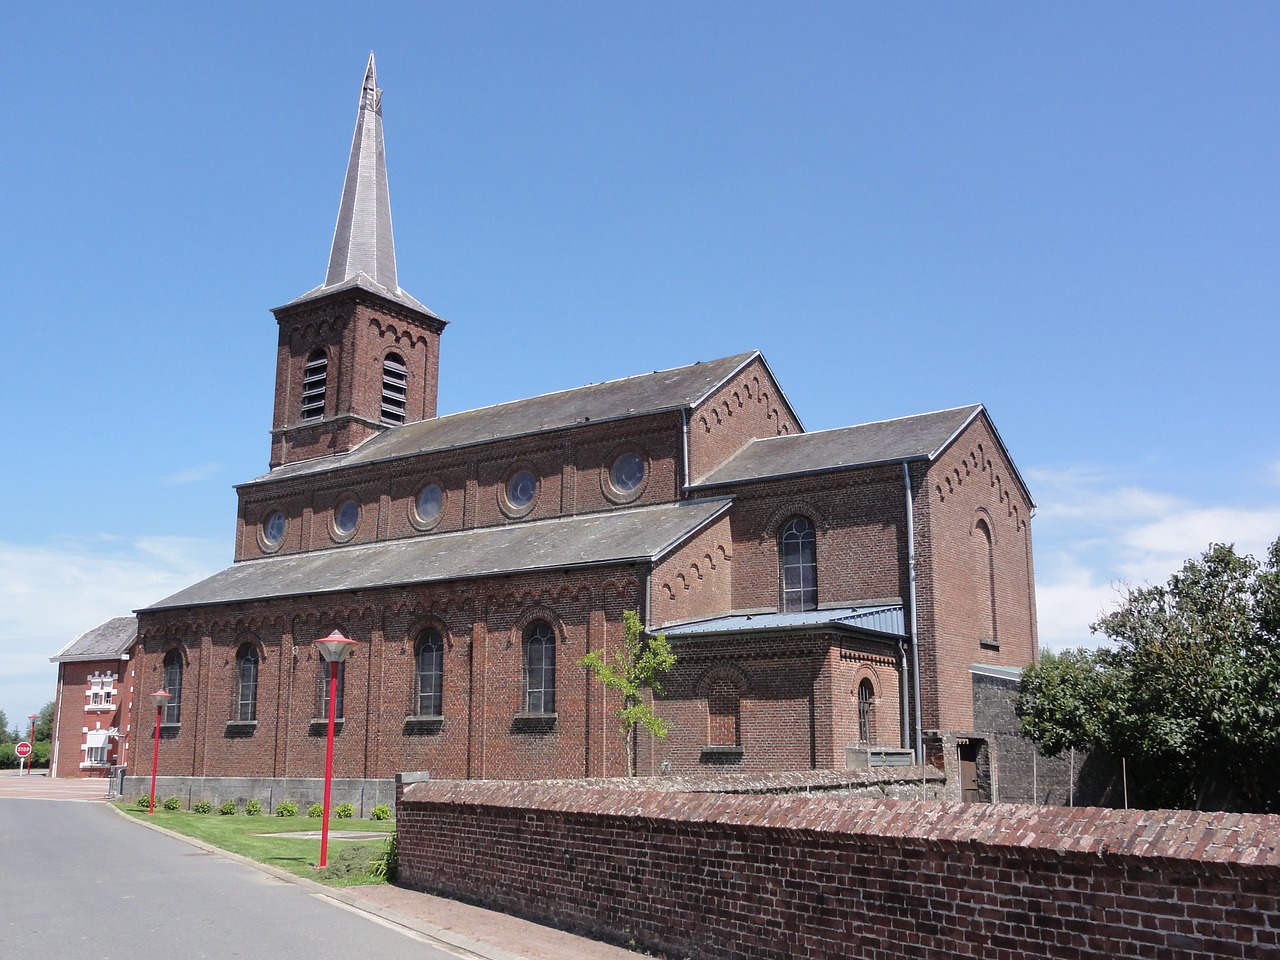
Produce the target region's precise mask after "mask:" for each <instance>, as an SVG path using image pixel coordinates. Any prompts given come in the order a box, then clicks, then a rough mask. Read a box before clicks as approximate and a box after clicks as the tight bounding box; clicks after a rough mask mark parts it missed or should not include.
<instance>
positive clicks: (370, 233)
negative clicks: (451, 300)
mask: <svg viewBox="0 0 1280 960" xmlns="http://www.w3.org/2000/svg"><path fill="white" fill-rule="evenodd" d="M352 287H359V288H360V289H362V290H370V291H372V292H374V293H377V294H379V295H381V296H384V297H387V298H389V299H391V300H395V301H396V302H398V303H402V304H404V305H405V306H408V307H412V308H413V309H414V310H418V311H421V312H423V313H426V314H428V315H429V316H432V317H435V316H436V315H435V314H434V313H432V312H431V311H430V310H428V309H427V308H426V307H424V306H423V305H422V304H421V303H419V302H418V301H417V300H415V299H414V298H413V297H411V296H409V294H407V293H405V292H404V291H403V290H401V289H400V286H399V284H398V283H397V280H396V244H395V238H394V236H393V235H392V231H391V194H390V191H389V189H388V187H387V159H386V149H385V147H384V145H383V137H382V91H381V90H379V89H378V71H377V66H376V65H375V64H374V60H373V54H372V53H371V54H369V64H368V66H367V67H365V71H364V83H363V85H362V86H361V88H360V106H359V109H358V110H357V111H356V129H355V134H354V135H353V136H352V138H351V156H350V157H349V158H348V160H347V176H346V179H345V180H344V181H343V184H342V201H341V202H340V203H339V205H338V222H337V225H336V226H335V227H334V230H333V246H332V248H331V249H330V251H329V269H328V271H327V272H326V274H325V278H324V283H322V284H321V285H320V286H318V287H316V288H315V289H313V290H308V291H307V292H306V293H304V294H303V295H302V296H300V297H298V299H296V300H294V301H292V303H290V304H288V306H292V305H293V304H296V303H304V302H306V301H308V300H314V299H315V298H316V297H322V296H325V295H327V294H330V293H336V292H337V291H339V290H346V289H349V288H352ZM436 319H437V320H438V319H440V318H439V317H436Z"/></svg>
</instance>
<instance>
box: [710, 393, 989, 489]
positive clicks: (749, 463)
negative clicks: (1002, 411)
mask: <svg viewBox="0 0 1280 960" xmlns="http://www.w3.org/2000/svg"><path fill="white" fill-rule="evenodd" d="M981 410H982V405H981V404H972V405H970V406H966V407H954V408H952V409H950V410H939V411H937V412H936V413H923V414H919V415H917V416H912V417H899V418H898V419H896V420H881V421H878V422H876V423H863V424H859V425H858V426H856V427H841V428H839V429H836V430H820V431H817V432H815V433H794V434H788V435H784V436H780V437H767V438H764V439H760V440H752V441H751V442H750V443H748V444H747V445H746V446H744V447H743V448H742V449H741V450H739V451H738V452H737V453H736V454H734V455H733V456H732V457H730V458H729V459H728V460H727V461H726V462H725V463H723V464H721V465H720V466H719V467H717V468H716V469H714V470H712V471H711V472H710V473H709V474H707V475H706V476H705V477H703V478H702V479H701V480H699V481H698V482H697V483H696V484H695V486H697V487H713V486H720V485H722V484H729V483H741V482H743V481H748V480H762V479H766V478H772V477H786V476H792V475H794V474H801V473H818V472H820V471H824V470H838V469H846V468H849V467H869V466H874V465H875V464H880V463H897V462H899V461H902V460H932V459H933V458H934V457H936V456H937V455H938V454H939V453H941V452H942V450H944V449H945V448H946V447H947V445H948V444H949V443H950V442H951V440H952V438H953V437H955V435H956V434H957V433H959V432H960V430H962V429H963V428H964V427H966V426H967V425H968V424H969V422H970V421H971V420H973V418H974V417H976V416H977V415H978V413H979V412H981Z"/></svg>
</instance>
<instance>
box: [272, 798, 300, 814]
mask: <svg viewBox="0 0 1280 960" xmlns="http://www.w3.org/2000/svg"><path fill="white" fill-rule="evenodd" d="M297 815H298V805H297V804H296V803H294V802H293V801H292V800H286V801H284V803H281V804H279V805H277V806H276V816H277V817H296V816H297Z"/></svg>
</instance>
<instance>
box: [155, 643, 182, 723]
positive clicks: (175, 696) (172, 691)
mask: <svg viewBox="0 0 1280 960" xmlns="http://www.w3.org/2000/svg"><path fill="white" fill-rule="evenodd" d="M163 689H164V692H165V693H167V694H169V700H168V702H167V703H165V705H164V710H163V712H162V713H161V715H160V722H161V723H179V722H180V721H181V719H182V651H181V650H178V649H177V648H174V649H173V650H170V651H169V652H168V653H166V654H165V655H164V687H163Z"/></svg>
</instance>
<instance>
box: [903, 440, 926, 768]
mask: <svg viewBox="0 0 1280 960" xmlns="http://www.w3.org/2000/svg"><path fill="white" fill-rule="evenodd" d="M902 485H903V493H904V494H905V496H906V501H907V582H908V584H909V586H908V590H909V602H910V604H911V699H912V701H913V702H914V705H915V721H916V739H915V751H916V763H919V764H923V763H924V732H923V731H922V730H921V719H920V644H919V636H918V633H917V629H916V524H915V510H914V507H913V506H912V502H911V469H910V467H908V466H907V461H905V460H903V461H902Z"/></svg>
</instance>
